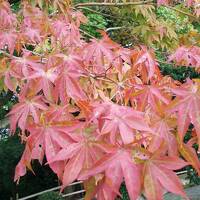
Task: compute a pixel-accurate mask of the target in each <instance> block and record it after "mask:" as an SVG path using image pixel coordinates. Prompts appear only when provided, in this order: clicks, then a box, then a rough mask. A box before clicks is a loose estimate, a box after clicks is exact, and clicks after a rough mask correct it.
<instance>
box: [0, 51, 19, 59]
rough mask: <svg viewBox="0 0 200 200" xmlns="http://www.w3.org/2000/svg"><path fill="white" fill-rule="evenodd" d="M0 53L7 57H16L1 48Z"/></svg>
mask: <svg viewBox="0 0 200 200" xmlns="http://www.w3.org/2000/svg"><path fill="white" fill-rule="evenodd" d="M0 54H3V55H4V56H7V57H9V58H18V57H16V56H13V55H11V54H9V53H8V52H6V51H4V50H2V49H0Z"/></svg>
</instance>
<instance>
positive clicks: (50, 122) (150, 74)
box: [0, 2, 200, 200]
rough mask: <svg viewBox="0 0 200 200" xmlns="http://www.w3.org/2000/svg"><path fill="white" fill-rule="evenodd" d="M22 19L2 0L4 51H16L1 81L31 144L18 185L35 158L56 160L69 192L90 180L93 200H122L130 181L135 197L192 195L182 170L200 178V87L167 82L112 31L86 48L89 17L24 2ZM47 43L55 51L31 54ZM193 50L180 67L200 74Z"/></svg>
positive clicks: (148, 57) (151, 59)
mask: <svg viewBox="0 0 200 200" xmlns="http://www.w3.org/2000/svg"><path fill="white" fill-rule="evenodd" d="M22 13H23V20H21V23H19V22H17V20H16V16H15V15H14V14H12V12H11V10H10V7H9V4H8V3H7V2H3V3H0V24H1V26H2V27H4V28H3V29H1V30H0V48H1V49H3V50H8V51H9V53H10V56H7V54H6V56H7V58H6V56H5V57H4V58H3V59H1V66H2V67H3V69H4V70H2V72H1V74H0V76H1V77H3V78H4V83H5V85H6V86H7V88H9V89H10V90H12V91H13V92H14V93H15V95H16V96H17V97H18V100H19V102H18V103H17V104H16V105H14V106H13V108H12V110H11V111H10V113H9V118H10V127H11V131H12V132H13V133H14V132H15V130H16V127H19V128H20V129H21V138H22V141H23V142H25V144H26V146H25V150H24V153H23V155H22V157H21V160H20V161H19V163H18V165H17V167H16V172H15V181H16V180H19V178H20V177H21V176H24V175H25V174H26V171H27V168H28V169H29V170H32V171H33V169H32V168H31V162H32V160H38V161H39V162H40V163H41V164H43V163H44V157H46V160H47V163H48V164H49V166H50V167H51V169H52V170H53V171H54V172H55V173H56V174H57V176H58V178H59V179H60V180H61V181H62V189H64V188H65V187H66V186H67V185H69V184H70V183H72V182H73V181H75V180H83V181H84V185H85V189H86V199H91V198H92V197H94V196H95V197H97V199H99V200H107V199H109V200H112V199H113V200H114V199H115V198H116V196H118V195H120V194H119V188H120V185H121V183H122V182H123V181H125V184H126V187H127V189H128V193H129V196H130V198H131V199H132V200H136V199H137V198H138V196H139V195H140V194H141V193H142V192H144V194H145V196H146V197H147V199H149V200H156V199H162V196H163V194H164V192H165V191H166V190H167V191H170V192H173V193H175V194H178V195H181V196H182V197H184V198H187V197H186V194H185V193H184V190H183V187H182V184H181V182H180V180H179V178H178V177H177V175H176V174H175V172H174V171H173V170H178V169H181V168H183V167H184V166H187V165H192V166H193V167H194V168H195V169H196V171H197V172H198V173H199V174H200V162H199V160H198V157H197V155H196V152H195V151H194V149H193V148H192V145H193V144H194V143H198V144H200V132H199V130H200V120H199V119H200V83H199V80H189V79H188V80H187V82H185V83H184V84H181V83H178V82H176V81H174V80H173V79H172V78H170V77H163V76H162V75H161V73H160V71H159V65H158V63H157V62H156V58H155V55H154V52H153V50H151V49H148V48H147V47H144V46H141V47H136V48H135V49H125V48H123V47H121V46H120V45H119V44H116V43H115V42H113V41H112V40H111V39H110V38H109V37H108V36H107V35H106V34H105V33H104V32H102V39H99V40H97V39H92V40H90V41H89V42H86V40H84V38H83V36H82V35H81V34H80V31H79V26H80V24H81V23H85V22H86V18H85V17H84V16H83V14H82V13H80V12H79V11H74V10H68V11H67V13H68V14H67V15H63V14H62V13H56V14H54V15H51V16H48V15H47V14H46V13H45V12H42V11H41V10H40V9H39V8H36V7H31V6H30V5H29V4H26V3H24V5H23V7H22ZM5 16H6V17H5ZM16 27H17V29H16ZM16 30H17V31H16ZM7 34H8V35H7ZM10 34H14V36H12V35H10ZM47 39H48V40H49V41H50V43H51V48H52V50H51V52H50V53H48V52H45V54H44V55H42V56H41V55H37V54H34V52H31V51H29V50H28V49H27V48H26V47H27V46H26V45H27V44H28V45H31V46H32V48H34V47H35V46H37V45H40V44H42V43H43V42H44V41H45V40H47ZM14 49H15V50H16V52H17V55H18V56H17V57H16V56H13V52H14ZM185 49H186V48H185V47H180V49H178V50H177V52H176V53H175V54H174V55H172V56H171V57H170V60H175V61H177V62H178V63H180V62H182V60H185V59H187V63H185V64H187V65H192V66H194V67H198V65H199V60H198V59H199V58H198V55H197V56H195V55H196V54H193V53H189V52H190V51H194V52H195V53H196V52H197V54H198V52H199V49H198V47H191V48H190V49H188V51H186V50H185ZM17 87H18V89H17ZM16 89H17V90H16ZM19 90H20V91H19ZM16 91H18V92H16ZM174 96H175V98H174ZM191 123H192V124H193V125H194V129H193V131H192V132H193V137H192V139H191V140H190V141H189V142H188V143H187V144H185V143H184V142H183V138H184V136H185V134H186V132H187V130H188V127H189V125H190V124H191ZM180 155H181V156H182V158H180Z"/></svg>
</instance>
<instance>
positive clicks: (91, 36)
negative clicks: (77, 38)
mask: <svg viewBox="0 0 200 200" xmlns="http://www.w3.org/2000/svg"><path fill="white" fill-rule="evenodd" d="M79 30H80V32H82V33H83V34H85V35H87V36H88V37H90V38H93V39H96V38H95V37H94V36H93V35H90V34H89V33H87V32H85V31H84V30H82V29H80V28H79Z"/></svg>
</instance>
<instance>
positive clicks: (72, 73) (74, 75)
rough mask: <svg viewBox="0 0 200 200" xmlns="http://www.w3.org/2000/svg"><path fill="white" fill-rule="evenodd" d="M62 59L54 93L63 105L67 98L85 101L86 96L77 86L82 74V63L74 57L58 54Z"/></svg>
mask: <svg viewBox="0 0 200 200" xmlns="http://www.w3.org/2000/svg"><path fill="white" fill-rule="evenodd" d="M57 56H58V57H59V58H62V59H63V62H62V65H61V66H60V68H59V75H58V78H57V80H56V81H55V91H56V92H55V93H56V95H57V96H58V97H60V100H61V101H62V102H63V103H65V102H66V100H67V99H68V97H71V98H73V99H76V100H84V99H86V95H85V93H84V91H83V90H82V88H81V86H80V84H79V82H78V81H79V78H80V76H81V75H82V74H83V68H82V62H81V60H80V58H79V57H78V56H76V55H73V54H71V55H64V54H58V55H57Z"/></svg>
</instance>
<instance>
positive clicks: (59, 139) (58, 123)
mask: <svg viewBox="0 0 200 200" xmlns="http://www.w3.org/2000/svg"><path fill="white" fill-rule="evenodd" d="M48 114H50V115H48ZM51 114H52V113H51V109H50V110H48V111H45V112H44V113H42V114H41V116H40V121H39V123H34V122H33V123H30V124H28V126H27V130H28V131H29V133H30V135H29V136H28V137H27V138H26V145H27V146H28V149H27V151H28V152H26V149H25V152H24V154H25V155H26V154H28V155H29V156H28V157H29V160H30V159H31V160H32V159H37V160H39V162H40V163H41V164H42V161H43V158H44V155H45V156H46V159H47V162H49V161H50V160H52V159H53V158H54V157H55V156H56V155H57V154H58V152H59V151H60V150H61V149H62V148H66V147H68V146H69V145H70V144H71V143H73V142H75V141H76V140H78V139H77V138H78V136H76V134H74V135H73V134H72V133H73V132H74V131H75V130H77V129H79V128H80V126H81V124H80V123H77V122H76V121H73V120H70V121H69V120H68V118H67V117H66V118H65V120H64V119H63V118H62V117H63V116H60V117H57V118H56V119H55V118H54V117H53V116H52V115H51ZM63 115H64V113H63ZM26 166H27V165H26V163H24V161H23V157H22V159H21V161H20V162H19V169H16V174H15V176H16V177H17V178H20V176H21V175H24V174H23V173H22V172H21V170H20V169H23V170H26ZM49 166H50V168H51V169H52V170H53V171H54V172H55V173H56V174H57V176H58V177H59V178H61V177H62V175H63V170H64V162H63V161H56V162H54V163H50V164H49ZM23 172H24V171H23Z"/></svg>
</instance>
